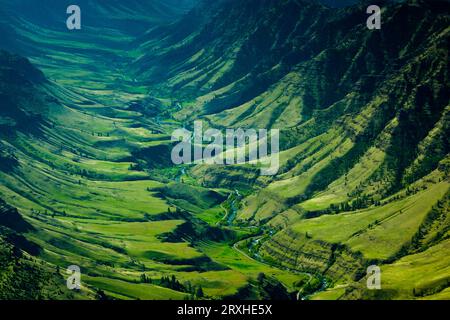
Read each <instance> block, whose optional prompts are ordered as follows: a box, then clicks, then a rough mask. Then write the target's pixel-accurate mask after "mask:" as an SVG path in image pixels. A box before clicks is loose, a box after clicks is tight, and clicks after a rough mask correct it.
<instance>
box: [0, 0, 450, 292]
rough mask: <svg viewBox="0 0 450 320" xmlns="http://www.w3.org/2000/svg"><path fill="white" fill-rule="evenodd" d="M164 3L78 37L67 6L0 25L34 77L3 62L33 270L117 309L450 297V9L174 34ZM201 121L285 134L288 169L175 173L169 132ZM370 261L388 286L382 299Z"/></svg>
mask: <svg viewBox="0 0 450 320" xmlns="http://www.w3.org/2000/svg"><path fill="white" fill-rule="evenodd" d="M171 3H172V2H170V3H166V4H167V5H166V4H165V3H163V2H159V1H145V2H138V1H129V2H128V3H127V4H125V3H124V2H119V1H111V2H107V3H106V2H105V3H103V2H100V3H98V2H95V3H94V2H93V1H87V0H86V2H82V5H83V7H85V8H89V10H88V17H87V19H86V28H85V29H84V30H83V31H82V32H80V33H77V32H68V31H67V30H66V29H64V25H62V26H61V25H60V22H58V21H59V19H62V18H60V17H59V11H60V8H59V7H55V8H51V10H49V12H48V14H47V12H46V11H42V12H25V13H22V14H19V13H18V12H16V10H17V9H18V8H19V7H14V5H13V4H11V3H10V4H8V5H7V4H5V9H4V10H6V11H7V10H10V12H14V13H17V16H16V17H12V16H11V15H3V16H2V17H3V18H4V17H6V19H9V20H7V21H8V24H0V29H1V30H6V32H7V34H8V37H7V38H4V39H5V40H3V38H2V43H1V44H2V45H3V46H10V47H12V48H13V49H14V50H16V51H19V52H21V53H23V54H25V55H27V56H28V57H29V58H30V59H31V62H33V63H34V64H35V65H36V66H38V67H39V68H40V69H42V71H43V73H41V72H39V71H38V70H37V69H36V68H34V67H33V66H32V65H31V64H30V63H29V62H28V61H27V60H26V59H23V58H20V57H18V56H15V55H11V54H9V53H6V52H1V54H0V97H1V100H0V101H1V105H0V107H1V108H0V146H1V151H0V177H1V183H0V195H1V197H2V198H4V199H5V200H6V201H7V202H8V203H9V204H12V205H14V206H15V207H17V208H18V209H19V211H20V212H21V214H22V215H23V216H24V217H25V220H26V222H27V223H29V224H30V225H31V226H32V227H33V228H34V229H33V230H31V231H29V232H28V233H27V234H25V238H26V239H27V241H31V242H33V243H35V244H36V245H38V246H39V247H41V248H44V250H42V251H41V252H39V253H38V254H39V257H40V258H41V259H44V260H45V261H47V262H49V263H51V264H53V265H58V266H67V265H70V264H74V263H75V264H79V265H81V266H82V267H83V268H84V269H85V270H86V276H85V278H84V279H85V281H86V284H87V286H88V287H89V288H92V289H93V290H94V289H95V290H96V289H102V290H104V291H105V292H106V294H107V295H108V296H111V297H114V298H119V299H123V298H146V299H161V298H167V299H169V298H170V299H182V298H186V296H189V297H190V298H199V297H195V294H194V293H195V291H196V290H195V288H196V287H198V286H202V287H203V289H204V292H205V294H206V295H207V297H208V298H220V297H224V296H232V297H246V298H251V297H262V296H267V295H269V296H270V292H266V289H267V288H266V287H267V284H270V286H269V287H270V288H272V289H273V290H274V291H276V292H279V291H280V290H279V289H282V290H281V291H283V290H289V291H294V290H301V292H300V296H302V297H304V298H321V297H333V298H342V299H355V298H366V299H371V298H382V299H396V298H415V299H416V298H417V299H418V298H434V297H436V298H439V297H443V298H445V297H447V294H448V279H449V273H448V268H446V267H445V265H446V264H447V265H448V258H447V255H446V254H445V253H446V249H447V248H448V243H447V242H448V195H449V194H448V189H449V188H448V187H449V155H448V154H449V141H448V137H449V136H450V135H449V121H448V120H449V119H448V117H449V108H450V106H449V100H450V99H449V98H450V97H449V92H450V90H449V89H450V88H449V86H450V84H449V83H450V81H449V79H448V71H449V67H448V61H449V60H448V47H449V43H448V42H449V32H450V29H449V27H448V26H449V25H450V24H449V20H450V7H449V5H448V2H447V1H439V0H436V1H421V0H415V1H412V0H411V1H406V2H405V3H399V4H398V3H396V1H386V2H381V3H380V5H381V6H382V7H383V27H382V29H381V30H373V31H371V30H367V28H366V24H365V22H366V18H367V14H366V12H365V9H366V6H365V5H355V6H350V7H346V8H342V9H331V8H329V7H327V6H324V5H322V4H320V3H318V1H302V0H297V1H294V0H283V1H280V0H276V1H275V0H258V1H256V0H246V1H238V0H221V1H201V2H200V4H199V5H198V6H196V7H195V8H194V9H193V10H191V11H190V12H189V13H188V14H187V15H185V16H183V17H182V18H181V19H180V20H173V19H175V18H174V17H176V16H178V14H180V12H175V11H178V10H171V9H170V8H169V5H170V7H172V6H171ZM185 3H186V4H187V6H190V5H191V4H193V2H190V1H187V2H185ZM24 4H25V5H26V4H27V2H26V1H24V2H18V5H24ZM63 4H65V3H64V2H61V7H64V6H63ZM50 5H51V2H50V1H48V2H47V1H46V2H43V8H48V6H50ZM155 6H156V7H155ZM91 9H92V14H93V13H95V14H99V15H100V17H101V18H99V19H94V20H91V17H89V15H90V14H91ZM36 10H37V9H36ZM53 10H55V11H53ZM146 10H155V12H156V13H155V16H153V15H150V14H148V12H147V13H145V12H146ZM181 11H184V9H182V10H181ZM143 12H144V13H143ZM110 18H112V19H110ZM130 19H131V21H130ZM144 30H145V32H144ZM44 74H45V76H46V77H44ZM197 119H202V120H204V121H205V122H207V125H208V126H213V127H217V128H236V127H244V128H249V127H253V128H267V129H270V128H279V129H281V148H282V152H281V155H280V158H281V168H280V171H279V172H278V174H277V175H275V176H273V177H260V176H259V175H258V170H255V168H252V167H248V166H202V165H197V166H193V167H182V168H178V167H175V166H172V164H171V162H170V157H169V152H170V146H171V142H170V133H171V131H173V130H174V129H175V128H179V127H182V126H184V127H190V126H191V125H192V121H193V120H197ZM226 194H228V198H227V197H226ZM437 254H438V255H439V259H436V258H430V257H431V256H433V257H434V256H435V255H437ZM416 262H417V263H416ZM370 264H378V265H380V266H381V267H382V270H383V272H384V270H386V272H387V277H386V279H387V282H386V284H387V286H386V290H382V291H380V292H378V293H376V294H367V292H365V290H364V284H365V270H366V267H367V266H368V265H370ZM430 270H439V271H438V272H436V277H433V276H428V275H425V273H429V271H430ZM305 272H306V273H307V274H305ZM410 272H417V273H418V274H416V275H415V278H414V279H415V280H414V283H413V284H411V283H409V284H408V283H406V282H407V281H404V280H403V279H404V278H406V277H408V274H409V273H410ZM261 273H265V274H266V275H267V274H270V275H271V277H273V279H267V280H264V278H263V277H262V276H261V277H260V274H261ZM169 276H174V277H176V278H174V280H172V281H171V280H168V279H169ZM257 278H258V279H259V278H262V279H263V280H262V281H260V280H258V279H257ZM172 279H173V278H172ZM178 279H179V281H178ZM278 282H281V283H282V284H283V287H280V286H279V283H278ZM327 287H328V290H327V291H324V292H318V293H317V292H315V291H320V290H322V289H325V288H327ZM193 288H194V290H193ZM249 288H253V289H251V290H250V291H249ZM254 290H256V291H254ZM258 291H259V292H258ZM276 292H275V293H276ZM281 293H282V296H284V297H287V295H285V294H284V292H281ZM311 294H313V295H311Z"/></svg>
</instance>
